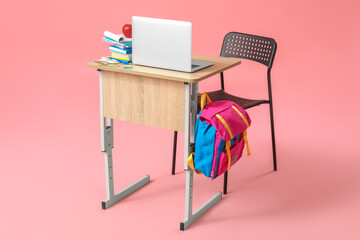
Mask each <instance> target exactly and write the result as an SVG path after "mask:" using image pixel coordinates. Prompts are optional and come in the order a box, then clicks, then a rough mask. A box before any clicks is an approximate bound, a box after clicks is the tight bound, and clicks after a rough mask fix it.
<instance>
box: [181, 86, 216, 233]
mask: <svg viewBox="0 0 360 240" xmlns="http://www.w3.org/2000/svg"><path fill="white" fill-rule="evenodd" d="M191 85H192V90H191V88H190V84H189V83H185V145H184V155H185V156H184V169H185V171H186V187H185V218H184V220H183V221H182V222H180V230H183V231H184V230H185V229H187V228H188V227H189V226H190V225H191V224H192V223H193V222H195V221H196V220H197V219H198V218H199V217H201V216H202V215H203V214H204V213H205V212H207V211H208V210H209V209H210V208H211V207H213V206H214V205H215V204H216V203H217V202H218V201H220V200H221V197H222V195H221V192H217V193H216V194H215V195H214V196H212V197H211V198H210V199H209V200H207V201H206V202H205V203H204V204H202V205H201V206H200V207H199V208H198V209H196V210H195V211H194V212H193V211H192V203H193V183H194V171H193V170H192V169H190V168H189V166H188V164H187V158H188V156H189V155H190V152H191V147H190V144H191V142H192V143H193V142H194V129H195V122H196V115H197V95H196V93H197V86H198V84H197V83H192V84H191ZM191 92H192V94H191ZM190 114H191V118H190ZM190 119H191V120H190Z"/></svg>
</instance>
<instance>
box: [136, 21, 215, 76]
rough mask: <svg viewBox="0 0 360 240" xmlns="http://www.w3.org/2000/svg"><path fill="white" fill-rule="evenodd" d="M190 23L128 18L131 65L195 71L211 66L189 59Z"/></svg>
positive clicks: (208, 63)
mask: <svg viewBox="0 0 360 240" xmlns="http://www.w3.org/2000/svg"><path fill="white" fill-rule="evenodd" d="M191 32H192V24H191V22H182V21H174V20H165V19H157V18H146V17H136V16H134V17H132V61H133V64H138V65H144V66H150V67H158V68H165V69H171V70H177V71H183V72H195V71H198V70H200V69H203V68H206V67H208V66H211V65H213V63H210V62H203V61H196V60H192V59H191Z"/></svg>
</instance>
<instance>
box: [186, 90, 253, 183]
mask: <svg viewBox="0 0 360 240" xmlns="http://www.w3.org/2000/svg"><path fill="white" fill-rule="evenodd" d="M205 102H207V106H206V107H205V108H204V106H205ZM250 124H251V119H250V117H249V115H248V114H247V112H246V111H245V110H244V109H243V108H242V107H241V106H239V105H238V104H236V103H234V102H231V101H217V102H211V100H210V98H209V96H208V95H207V93H203V94H202V95H201V111H200V113H199V116H198V119H197V121H196V126H195V152H193V153H191V154H190V156H189V158H188V164H189V167H190V168H192V169H193V170H195V171H196V172H197V173H202V174H204V175H205V176H207V177H210V178H212V179H214V178H216V177H218V176H219V175H221V174H223V173H224V172H226V171H227V170H230V168H231V166H233V165H234V164H235V163H236V162H237V161H238V160H239V159H240V157H241V156H242V152H243V149H244V146H245V145H246V149H247V155H250V149H249V144H248V141H247V137H246V135H247V132H246V129H247V128H248V127H249V126H250Z"/></svg>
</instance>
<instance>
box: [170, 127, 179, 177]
mask: <svg viewBox="0 0 360 240" xmlns="http://www.w3.org/2000/svg"><path fill="white" fill-rule="evenodd" d="M177 133H178V132H177V131H174V145H173V161H172V171H171V174H172V175H175V165H176V146H177Z"/></svg>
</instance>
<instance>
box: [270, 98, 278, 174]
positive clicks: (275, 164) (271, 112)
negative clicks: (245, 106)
mask: <svg viewBox="0 0 360 240" xmlns="http://www.w3.org/2000/svg"><path fill="white" fill-rule="evenodd" d="M269 106H270V124H271V141H272V151H273V165H274V171H277V163H276V148H275V129H274V113H273V106H272V102H271V101H270V104H269Z"/></svg>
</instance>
